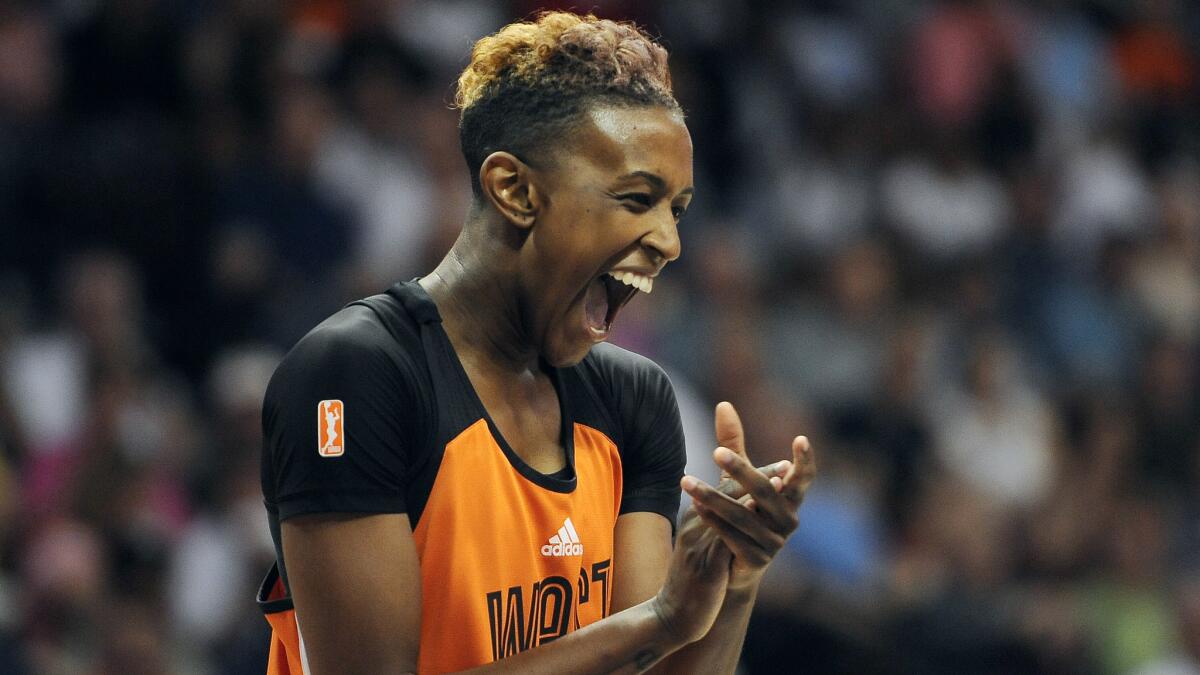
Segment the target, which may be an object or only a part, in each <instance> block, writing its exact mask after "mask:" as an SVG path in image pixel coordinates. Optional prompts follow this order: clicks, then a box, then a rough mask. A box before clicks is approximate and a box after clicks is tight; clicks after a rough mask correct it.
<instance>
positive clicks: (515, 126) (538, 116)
mask: <svg viewBox="0 0 1200 675" xmlns="http://www.w3.org/2000/svg"><path fill="white" fill-rule="evenodd" d="M455 103H456V105H457V106H458V108H459V109H460V117H459V135H460V140H461V141H462V150H463V156H464V157H465V158H466V160H467V165H468V169H469V170H470V171H471V179H472V185H473V187H474V188H475V189H476V193H477V194H478V189H479V185H478V175H477V173H478V170H479V166H480V164H482V162H483V160H484V159H485V158H486V157H487V156H488V155H489V154H491V153H492V152H495V151H497V150H508V151H510V152H513V153H514V154H517V155H518V156H522V153H525V154H526V155H528V154H530V153H536V151H537V149H538V147H537V146H541V145H542V144H543V143H545V141H547V140H548V139H551V138H553V137H554V136H555V132H562V131H563V130H565V127H566V126H567V125H569V123H570V122H571V121H573V119H574V118H575V117H576V116H578V115H579V114H581V113H582V112H583V111H584V110H585V109H587V108H588V107H589V106H591V105H594V104H597V103H603V104H609V105H645V106H664V107H668V108H672V109H678V108H679V104H678V103H677V102H676V101H675V98H674V96H673V94H672V92H671V72H670V70H669V69H668V68H667V50H666V49H664V48H663V47H662V46H661V45H659V44H658V43H657V42H655V40H654V39H653V38H651V37H650V36H649V35H647V34H646V33H645V32H644V31H642V29H640V28H639V27H638V26H637V25H635V24H633V23H630V22H620V21H610V20H608V19H599V18H597V17H595V16H593V15H591V14H588V15H578V14H571V13H569V12H544V13H542V14H540V15H538V16H537V18H536V19H535V20H534V21H528V22H520V23H512V24H509V25H507V26H505V27H504V28H502V29H501V30H500V31H499V32H497V33H496V34H494V35H489V36H487V37H485V38H482V39H481V40H479V41H478V42H476V43H475V47H474V49H472V51H471V63H470V65H468V66H467V67H466V69H465V70H463V72H462V74H461V75H460V76H459V78H458V91H457V94H456V96H455Z"/></svg>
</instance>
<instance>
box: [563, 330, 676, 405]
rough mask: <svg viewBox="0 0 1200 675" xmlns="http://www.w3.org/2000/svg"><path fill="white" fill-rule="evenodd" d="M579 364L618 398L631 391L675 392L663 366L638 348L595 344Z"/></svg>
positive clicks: (640, 394)
mask: <svg viewBox="0 0 1200 675" xmlns="http://www.w3.org/2000/svg"><path fill="white" fill-rule="evenodd" d="M578 367H579V369H580V370H582V371H583V373H584V375H585V376H591V378H592V379H594V380H596V383H597V384H598V385H600V386H601V387H602V388H603V389H604V390H606V391H605V392H604V393H607V394H608V395H609V396H611V397H612V398H614V399H620V398H623V397H627V396H629V395H637V396H638V398H643V397H645V396H662V395H666V394H670V393H671V392H672V389H671V380H670V378H669V377H667V373H666V371H664V370H663V369H662V367H661V366H659V365H658V364H657V363H655V362H654V361H652V360H650V359H649V358H647V357H645V356H642V355H641V354H638V353H637V352H631V351H629V350H628V349H623V348H621V347H618V346H616V345H611V344H608V343H607V342H602V343H600V344H598V345H596V346H594V347H592V350H591V351H590V352H588V355H587V356H586V357H584V359H583V361H581V362H580V364H579V366H578Z"/></svg>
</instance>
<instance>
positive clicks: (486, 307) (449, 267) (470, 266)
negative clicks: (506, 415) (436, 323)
mask: <svg viewBox="0 0 1200 675" xmlns="http://www.w3.org/2000/svg"><path fill="white" fill-rule="evenodd" d="M471 228H472V225H471V224H470V223H468V224H467V226H466V227H464V229H463V233H462V234H460V235H459V237H458V240H457V241H455V242H454V246H453V247H452V248H451V249H450V252H449V253H447V254H446V257H445V258H442V261H441V262H440V263H438V266H437V267H436V268H434V270H433V271H432V272H431V273H429V275H428V276H426V277H424V278H422V279H421V280H420V284H421V286H422V287H424V289H425V291H426V292H427V293H429V296H430V297H431V298H433V301H434V303H435V304H436V305H437V307H438V313H439V314H440V315H441V317H442V326H443V328H445V330H446V334H447V335H449V336H450V341H451V343H453V345H454V348H455V351H457V352H458V355H459V358H461V359H464V361H470V362H471V363H473V364H474V365H476V366H482V367H486V368H488V369H489V370H492V369H495V370H497V371H501V372H507V373H512V374H520V373H528V372H530V371H536V370H537V367H538V353H537V349H536V348H535V347H534V346H533V345H532V341H531V340H530V339H529V336H528V335H526V333H525V331H524V330H523V329H522V327H521V322H520V307H519V304H518V302H517V297H518V293H517V288H516V282H515V278H514V274H513V271H514V270H513V268H514V267H515V266H514V265H511V264H509V262H508V261H510V260H511V256H512V251H510V250H500V249H501V248H502V245H501V244H499V243H496V240H495V239H494V238H492V237H488V236H487V235H486V234H485V235H484V236H471V235H470V233H469V232H468V230H469V229H471ZM485 249H486V250H485ZM492 249H495V250H492Z"/></svg>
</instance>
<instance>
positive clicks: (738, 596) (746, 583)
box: [725, 568, 766, 602]
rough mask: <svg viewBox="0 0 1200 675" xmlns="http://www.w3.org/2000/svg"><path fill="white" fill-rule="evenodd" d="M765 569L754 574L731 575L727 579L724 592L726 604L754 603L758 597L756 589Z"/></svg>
mask: <svg viewBox="0 0 1200 675" xmlns="http://www.w3.org/2000/svg"><path fill="white" fill-rule="evenodd" d="M765 573H766V568H763V569H761V570H757V571H754V572H743V573H740V574H733V575H730V577H729V586H728V588H726V590H725V600H726V602H728V601H730V600H735V601H736V600H748V601H750V602H753V601H754V597H755V596H756V595H758V587H759V585H760V584H761V583H762V580H763V575H764V574H765Z"/></svg>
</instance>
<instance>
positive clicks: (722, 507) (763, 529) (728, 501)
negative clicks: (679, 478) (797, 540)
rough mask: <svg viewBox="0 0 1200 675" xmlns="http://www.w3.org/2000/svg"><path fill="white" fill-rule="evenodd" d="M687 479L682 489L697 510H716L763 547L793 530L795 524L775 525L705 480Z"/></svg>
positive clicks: (715, 511)
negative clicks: (786, 525) (786, 526)
mask: <svg viewBox="0 0 1200 675" xmlns="http://www.w3.org/2000/svg"><path fill="white" fill-rule="evenodd" d="M689 478H691V477H690V476H689V477H687V478H685V479H684V489H685V490H687V493H688V495H690V496H691V498H692V506H693V507H694V508H695V509H696V512H697V513H699V512H700V511H701V510H707V511H711V512H713V513H716V514H717V515H719V516H720V517H721V518H723V519H724V520H725V521H727V522H728V523H730V524H731V525H732V526H733V527H735V528H737V529H738V530H740V531H741V532H743V533H744V534H745V535H746V536H748V537H750V538H751V539H754V540H756V541H760V542H763V545H764V546H765V545H767V544H768V543H769V542H774V541H776V540H779V541H782V536H783V534H784V533H790V532H791V530H792V529H795V528H794V527H792V528H790V529H788V528H784V527H778V526H776V525H775V524H774V523H772V522H771V521H770V519H768V518H767V517H766V516H765V515H763V514H762V513H761V512H760V511H755V510H752V509H751V508H748V507H747V506H746V505H745V504H742V503H741V502H739V501H738V500H736V499H732V498H731V497H729V496H728V495H724V494H721V492H719V491H718V490H717V489H716V488H714V487H712V486H711V485H708V484H707V483H705V482H704V481H699V480H696V479H694V478H691V480H689ZM768 489H769V487H768ZM772 496H773V497H775V498H776V499H779V500H780V501H782V500H781V498H780V497H779V496H778V495H776V494H774V491H772ZM793 519H794V516H793Z"/></svg>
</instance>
